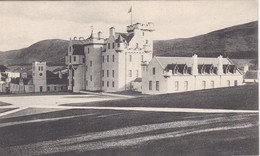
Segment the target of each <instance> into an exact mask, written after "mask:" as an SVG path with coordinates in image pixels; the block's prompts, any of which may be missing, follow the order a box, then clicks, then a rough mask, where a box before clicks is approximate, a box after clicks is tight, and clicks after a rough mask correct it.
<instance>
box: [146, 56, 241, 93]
mask: <svg viewBox="0 0 260 156" xmlns="http://www.w3.org/2000/svg"><path fill="white" fill-rule="evenodd" d="M142 78H143V80H142V93H144V94H166V93H175V92H185V91H191V90H202V89H212V88H219V87H230V86H238V85H242V83H243V75H242V73H241V71H240V70H239V69H238V68H237V67H236V66H235V65H234V64H233V63H232V61H231V60H230V59H228V58H223V57H222V56H219V57H218V58H206V57H198V56H197V55H193V56H192V57H156V56H155V57H153V59H152V60H151V61H150V63H149V64H143V76H142Z"/></svg>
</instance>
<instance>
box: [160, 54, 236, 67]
mask: <svg viewBox="0 0 260 156" xmlns="http://www.w3.org/2000/svg"><path fill="white" fill-rule="evenodd" d="M155 58H156V59H157V60H158V61H159V62H160V64H161V65H162V67H163V68H165V67H166V66H167V65H168V64H172V63H173V64H186V65H187V66H188V67H191V66H192V64H193V58H192V57H161V56H155ZM198 64H212V65H213V66H217V65H218V59H217V58H208V57H198ZM223 64H231V62H229V61H228V59H227V58H223Z"/></svg>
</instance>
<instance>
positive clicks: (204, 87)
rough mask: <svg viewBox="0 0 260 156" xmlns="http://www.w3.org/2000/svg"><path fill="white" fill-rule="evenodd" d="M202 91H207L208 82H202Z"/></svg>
mask: <svg viewBox="0 0 260 156" xmlns="http://www.w3.org/2000/svg"><path fill="white" fill-rule="evenodd" d="M202 89H206V81H202Z"/></svg>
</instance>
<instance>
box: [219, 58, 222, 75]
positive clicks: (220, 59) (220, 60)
mask: <svg viewBox="0 0 260 156" xmlns="http://www.w3.org/2000/svg"><path fill="white" fill-rule="evenodd" d="M218 75H223V56H222V55H220V56H219V57H218Z"/></svg>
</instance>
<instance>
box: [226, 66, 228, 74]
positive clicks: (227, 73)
mask: <svg viewBox="0 0 260 156" xmlns="http://www.w3.org/2000/svg"><path fill="white" fill-rule="evenodd" d="M228 73H229V66H227V68H226V74H228Z"/></svg>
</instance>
